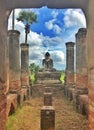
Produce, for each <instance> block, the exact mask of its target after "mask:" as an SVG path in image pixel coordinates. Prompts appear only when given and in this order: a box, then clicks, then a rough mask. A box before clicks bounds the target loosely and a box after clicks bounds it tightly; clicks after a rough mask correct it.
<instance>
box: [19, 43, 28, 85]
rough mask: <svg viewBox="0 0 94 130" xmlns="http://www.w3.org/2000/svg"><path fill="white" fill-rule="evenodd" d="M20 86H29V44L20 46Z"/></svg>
mask: <svg viewBox="0 0 94 130" xmlns="http://www.w3.org/2000/svg"><path fill="white" fill-rule="evenodd" d="M21 86H29V44H26V43H22V44H21Z"/></svg>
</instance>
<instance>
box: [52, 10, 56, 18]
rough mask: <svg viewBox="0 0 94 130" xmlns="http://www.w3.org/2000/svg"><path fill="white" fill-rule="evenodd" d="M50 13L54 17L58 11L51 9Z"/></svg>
mask: <svg viewBox="0 0 94 130" xmlns="http://www.w3.org/2000/svg"><path fill="white" fill-rule="evenodd" d="M51 14H52V16H53V18H56V17H57V16H58V11H56V10H53V11H52V13H51Z"/></svg>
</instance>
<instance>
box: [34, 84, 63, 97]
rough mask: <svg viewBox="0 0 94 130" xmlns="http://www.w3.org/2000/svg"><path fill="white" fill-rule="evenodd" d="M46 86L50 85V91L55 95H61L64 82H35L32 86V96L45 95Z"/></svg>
mask: <svg viewBox="0 0 94 130" xmlns="http://www.w3.org/2000/svg"><path fill="white" fill-rule="evenodd" d="M45 87H50V92H51V93H52V96H53V97H58V98H59V97H61V94H63V88H64V87H63V85H62V84H48V85H44V84H34V85H33V86H32V97H43V96H44V92H45Z"/></svg>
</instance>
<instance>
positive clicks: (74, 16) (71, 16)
mask: <svg viewBox="0 0 94 130" xmlns="http://www.w3.org/2000/svg"><path fill="white" fill-rule="evenodd" d="M64 24H65V26H66V27H67V28H69V27H73V26H79V27H86V20H85V16H84V15H83V13H82V12H81V10H80V9H78V10H77V9H68V10H66V11H65V13H64Z"/></svg>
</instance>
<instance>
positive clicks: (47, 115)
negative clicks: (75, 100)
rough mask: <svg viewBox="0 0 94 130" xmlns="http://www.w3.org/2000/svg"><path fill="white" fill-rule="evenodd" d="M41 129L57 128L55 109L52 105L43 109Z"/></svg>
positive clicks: (51, 129) (52, 129)
mask: <svg viewBox="0 0 94 130" xmlns="http://www.w3.org/2000/svg"><path fill="white" fill-rule="evenodd" d="M41 130H55V110H54V108H53V107H52V106H43V108H42V109H41Z"/></svg>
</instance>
